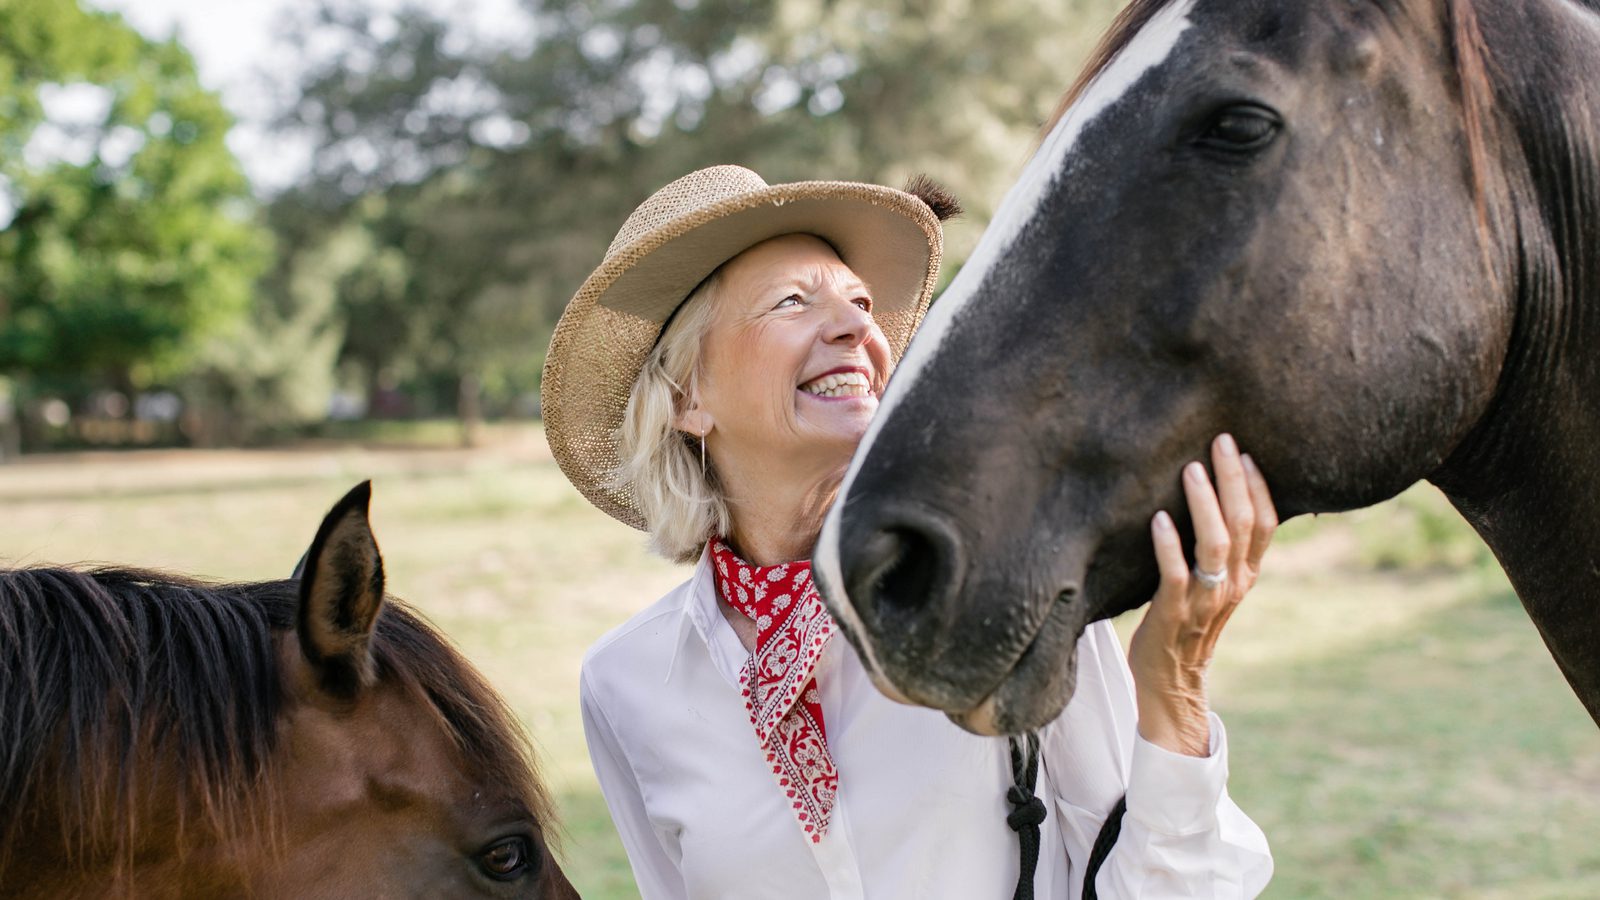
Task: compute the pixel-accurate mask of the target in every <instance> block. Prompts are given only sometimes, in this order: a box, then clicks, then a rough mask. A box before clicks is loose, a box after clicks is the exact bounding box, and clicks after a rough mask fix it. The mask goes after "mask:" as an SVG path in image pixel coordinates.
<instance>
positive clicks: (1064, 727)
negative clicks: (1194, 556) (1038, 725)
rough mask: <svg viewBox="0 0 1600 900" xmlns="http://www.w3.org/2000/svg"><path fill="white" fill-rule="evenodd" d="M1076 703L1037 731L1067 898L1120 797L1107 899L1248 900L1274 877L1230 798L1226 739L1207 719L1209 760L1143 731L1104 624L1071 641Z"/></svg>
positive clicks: (1076, 890)
mask: <svg viewBox="0 0 1600 900" xmlns="http://www.w3.org/2000/svg"><path fill="white" fill-rule="evenodd" d="M1077 672H1078V684H1077V688H1076V689H1075V691H1074V693H1073V697H1072V700H1071V701H1069V702H1068V704H1067V708H1066V710H1064V711H1063V712H1062V714H1061V716H1060V717H1059V718H1057V719H1056V721H1055V722H1052V723H1051V724H1050V725H1049V726H1047V727H1046V728H1045V730H1044V732H1043V734H1042V735H1041V738H1042V746H1041V757H1042V759H1043V763H1044V768H1045V771H1046V773H1047V774H1048V775H1049V776H1050V782H1051V786H1052V789H1053V791H1054V793H1055V806H1056V814H1057V816H1058V821H1059V824H1060V827H1061V835H1062V840H1063V842H1064V843H1065V845H1066V847H1065V849H1066V852H1067V857H1068V860H1069V862H1070V865H1071V869H1072V876H1071V894H1070V896H1071V897H1074V898H1076V897H1080V896H1082V894H1083V870H1084V867H1085V866H1086V865H1087V864H1088V860H1089V853H1090V849H1091V848H1092V847H1093V846H1094V841H1095V838H1096V837H1097V836H1098V835H1099V833H1100V826H1101V824H1102V823H1104V822H1105V818H1106V816H1107V815H1108V814H1110V812H1111V808H1112V806H1114V805H1115V804H1116V802H1117V799H1118V798H1119V797H1121V796H1122V795H1123V794H1124V793H1126V794H1127V799H1128V808H1127V812H1126V814H1124V816H1123V818H1122V830H1121V832H1120V834H1119V835H1118V837H1117V842H1116V844H1115V845H1114V847H1113V848H1112V851H1111V853H1110V855H1109V856H1107V857H1106V861H1105V864H1104V865H1103V866H1101V868H1100V873H1099V876H1098V877H1097V879H1096V881H1095V888H1096V890H1097V891H1098V893H1099V895H1100V896H1102V897H1116V898H1119V900H1121V898H1141V900H1157V898H1187V897H1208V898H1210V897H1241V898H1242V897H1254V896H1256V895H1258V894H1260V893H1261V891H1262V890H1263V889H1265V887H1266V885H1267V881H1268V880H1269V879H1270V878H1271V877H1272V853H1271V851H1270V850H1269V849H1268V847H1267V839H1266V836H1265V835H1264V834H1262V832H1261V829H1260V828H1259V827H1257V826H1256V824H1255V823H1254V822H1252V821H1251V820H1250V818H1249V817H1248V816H1246V815H1245V814H1244V811H1243V810H1241V809H1239V807H1238V806H1237V805H1235V804H1234V802H1233V800H1232V799H1231V798H1229V796H1228V791H1227V781H1228V748H1227V734H1226V732H1225V731H1224V730H1223V727H1222V720H1221V719H1220V718H1218V717H1217V715H1216V714H1215V713H1210V714H1208V715H1209V718H1210V725H1211V747H1210V750H1211V752H1210V755H1209V756H1206V757H1193V756H1184V755H1182V754H1178V753H1172V752H1169V751H1167V750H1163V749H1162V748H1160V747H1157V746H1156V745H1154V744H1152V743H1150V742H1148V741H1146V740H1145V739H1144V738H1142V737H1140V736H1139V732H1138V713H1137V707H1136V705H1135V702H1134V687H1133V675H1132V673H1130V672H1129V670H1128V663H1127V660H1126V658H1125V657H1124V655H1123V652H1122V643H1121V642H1120V641H1119V640H1118V639H1117V635H1116V632H1115V631H1114V630H1113V629H1112V627H1111V623H1110V622H1095V623H1093V624H1091V625H1090V626H1089V627H1088V628H1087V629H1085V630H1084V634H1083V637H1081V638H1080V639H1079V641H1078V659H1077Z"/></svg>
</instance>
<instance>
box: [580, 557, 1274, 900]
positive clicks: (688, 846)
mask: <svg viewBox="0 0 1600 900" xmlns="http://www.w3.org/2000/svg"><path fill="white" fill-rule="evenodd" d="M748 658H749V653H748V652H747V651H746V650H745V649H744V647H743V645H741V644H740V643H739V638H738V636H737V635H736V634H735V633H734V631H733V628H732V626H730V625H729V624H728V623H727V621H726V620H725V619H724V618H723V616H722V612H721V611H720V609H719V608H718V606H717V597H716V588H715V586H714V584H713V581H712V574H711V568H710V565H709V563H708V561H707V558H705V557H702V558H701V560H700V564H699V566H698V567H697V568H696V569H695V571H694V575H693V576H692V577H691V578H690V579H689V580H688V581H687V582H685V583H684V584H682V585H680V586H679V587H677V588H675V589H674V590H673V591H671V592H670V593H668V594H667V595H666V596H665V597H662V598H661V599H660V600H659V601H657V602H656V603H655V604H653V605H652V606H650V607H649V608H648V609H646V610H644V611H643V612H641V613H639V614H638V615H636V616H634V617H633V618H632V619H630V620H628V621H627V622H626V623H624V624H623V625H622V626H621V627H619V628H617V629H615V630H613V631H612V632H610V633H609V634H607V635H606V636H605V637H603V638H601V639H600V640H599V642H597V643H596V644H595V645H594V646H593V647H592V648H590V650H589V653H588V655H587V656H586V657H585V659H584V662H583V677H582V685H581V694H582V703H583V726H584V732H585V735H586V736H587V739H588V743H589V755H590V758H591V759H592V760H593V761H594V768H595V774H596V775H597V776H598V777H599V780H600V787H601V790H602V791H604V793H605V798H606V805H607V806H609V807H610V809H611V818H612V821H614V822H615V823H616V826H617V831H618V832H619V833H620V835H621V837H622V843H623V846H624V847H625V848H626V849H627V852H628V859H629V861H630V862H631V863H632V864H633V873H634V877H635V879H636V880H637V882H638V885H639V892H640V894H641V895H643V896H644V897H645V898H646V900H655V898H678V897H683V898H695V900H705V898H737V900H756V898H785V900H787V898H811V897H827V898H834V900H860V898H872V900H880V898H906V900H913V898H915V900H924V898H942V897H950V898H961V900H971V898H993V900H1003V898H1007V897H1010V896H1011V894H1012V891H1013V889H1014V888H1015V887H1016V881H1017V870H1018V865H1019V863H1018V845H1017V835H1016V833H1014V832H1013V831H1011V829H1010V828H1008V827H1007V826H1006V815H1007V814H1008V813H1009V812H1010V809H1011V807H1010V805H1009V804H1008V803H1007V802H1006V799H1005V794H1006V789H1007V788H1008V787H1010V786H1011V784H1012V775H1011V768H1010V767H1011V762H1010V751H1009V747H1008V745H1007V742H1006V740H1005V739H1004V738H992V737H978V736H976V735H973V734H969V733H967V732H965V731H962V730H961V729H960V728H958V727H957V726H955V725H954V724H952V723H951V722H950V721H949V720H948V719H946V718H945V716H944V714H943V713H939V712H936V711H934V710H930V709H923V708H920V707H912V706H904V705H901V704H898V703H895V702H893V701H891V700H889V699H887V698H885V697H884V696H883V695H882V694H880V693H879V692H878V690H877V689H876V688H875V687H873V685H872V682H871V681H870V680H869V679H868V676H867V674H866V671H865V670H864V669H863V668H862V665H861V661H860V659H859V658H858V657H857V656H856V653H855V650H854V648H852V647H851V646H850V645H849V643H848V642H847V641H845V640H843V639H842V638H839V639H835V640H832V641H830V642H829V647H828V648H827V650H826V652H825V653H824V655H823V657H822V660H821V662H820V663H819V664H818V667H817V670H816V678H817V684H818V686H819V688H820V690H821V692H822V710H823V721H824V723H825V725H826V728H827V735H828V746H829V749H830V750H831V752H832V754H833V760H834V764H835V766H836V767H837V769H838V772H839V796H838V800H837V801H836V803H835V805H834V808H833V813H832V818H831V821H830V825H829V828H828V833H827V835H826V836H825V837H824V838H823V839H822V841H821V842H820V843H812V842H811V841H810V840H808V839H807V838H806V837H805V836H804V835H803V834H802V832H801V830H800V827H799V825H797V824H796V823H795V819H794V814H793V813H792V812H791V810H790V805H789V801H788V799H787V798H786V797H785V796H784V795H783V794H782V793H781V792H780V790H779V788H778V785H777V781H776V779H775V778H774V776H773V774H772V772H771V770H770V769H769V768H768V767H767V764H766V761H765V759H764V757H763V756H762V754H761V752H760V750H759V748H758V745H757V743H756V737H755V730H754V729H753V728H752V727H751V725H750V720H749V717H748V714H747V713H746V711H745V707H744V702H743V699H742V698H741V696H740V692H739V670H740V668H741V667H742V666H743V665H744V663H745V661H746V660H747V659H748ZM1136 725H1137V722H1136V714H1135V706H1134V694H1133V679H1132V676H1131V674H1130V673H1129V671H1128V665H1127V662H1126V661H1125V659H1124V658H1123V652H1122V645H1121V644H1120V643H1119V641H1118V640H1117V636H1116V633H1115V632H1114V631H1113V630H1112V628H1111V625H1110V624H1109V623H1107V622H1096V623H1094V624H1093V625H1091V626H1089V628H1088V629H1087V630H1086V631H1085V632H1084V634H1083V637H1082V638H1080V639H1079V642H1078V686H1077V690H1076V692H1075V693H1074V694H1073V697H1072V701H1071V702H1070V703H1068V704H1067V708H1066V710H1065V711H1064V712H1063V713H1062V714H1061V716H1060V717H1059V718H1057V719H1056V720H1055V721H1054V722H1052V723H1050V724H1049V725H1048V726H1046V727H1045V728H1044V729H1043V730H1042V731H1041V733H1040V738H1041V752H1040V777H1039V783H1038V794H1039V796H1040V797H1041V798H1042V799H1044V801H1045V807H1046V817H1045V820H1044V823H1043V825H1041V826H1040V832H1041V833H1040V846H1041V850H1040V858H1039V867H1038V872H1037V875H1036V876H1035V880H1034V885H1035V893H1034V896H1036V897H1040V898H1069V897H1070V898H1077V897H1079V896H1081V895H1082V891H1083V887H1082V880H1083V875H1082V870H1083V866H1084V865H1085V863H1086V861H1087V860H1088V858H1089V850H1090V847H1091V846H1092V845H1093V843H1094V839H1095V836H1096V835H1097V834H1099V831H1100V825H1101V823H1102V822H1103V821H1104V820H1105V817H1106V815H1107V814H1108V813H1109V812H1110V810H1111V807H1112V806H1113V805H1114V804H1115V803H1116V801H1117V798H1118V797H1120V796H1122V794H1123V793H1124V792H1126V793H1127V798H1128V808H1127V813H1126V815H1125V816H1124V818H1123V821H1122V831H1121V835H1120V837H1118V839H1117V843H1116V847H1115V849H1114V850H1113V851H1112V853H1111V855H1110V856H1109V858H1108V859H1107V860H1106V863H1105V865H1104V866H1103V867H1102V868H1101V870H1100V874H1099V877H1098V879H1097V881H1096V888H1097V889H1098V890H1099V894H1100V896H1101V897H1105V898H1133V897H1139V898H1157V897H1206V898H1222V897H1229V898H1232V897H1253V896H1255V895H1256V894H1258V893H1259V892H1260V891H1261V889H1262V888H1263V887H1265V886H1266V883H1267V880H1268V878H1270V877H1271V875H1272V856H1271V854H1270V852H1269V851H1268V849H1267V841H1266V838H1265V837H1264V836H1263V835H1262V833H1261V829H1259V828H1258V827H1256V824H1255V823H1254V822H1252V821H1250V819H1249V818H1248V817H1247V816H1245V814H1244V813H1243V812H1242V811H1240V809H1239V808H1238V807H1237V806H1235V805H1234V803H1233V801H1232V800H1230V799H1229V798H1228V795H1227V790H1226V782H1227V778H1228V757H1227V742H1226V737H1225V736H1224V733H1223V729H1222V722H1221V720H1220V719H1218V718H1217V717H1216V716H1215V715H1214V714H1213V715H1212V716H1211V755H1210V756H1209V757H1206V758H1197V757H1188V756H1182V755H1179V754H1175V753H1170V752H1168V751H1166V750H1163V749H1161V748H1159V747H1156V746H1155V745H1153V744H1150V743H1148V742H1146V741H1145V740H1144V739H1143V738H1141V737H1139V735H1138V731H1137V728H1136Z"/></svg>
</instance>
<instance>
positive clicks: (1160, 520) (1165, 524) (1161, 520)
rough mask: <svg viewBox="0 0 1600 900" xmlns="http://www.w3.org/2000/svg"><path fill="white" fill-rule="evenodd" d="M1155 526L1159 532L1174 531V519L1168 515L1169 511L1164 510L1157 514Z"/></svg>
mask: <svg viewBox="0 0 1600 900" xmlns="http://www.w3.org/2000/svg"><path fill="white" fill-rule="evenodd" d="M1155 526H1156V530H1157V531H1171V530H1172V517H1171V516H1169V515H1167V511H1166V510H1164V509H1163V510H1161V511H1160V512H1158V513H1156V517H1155Z"/></svg>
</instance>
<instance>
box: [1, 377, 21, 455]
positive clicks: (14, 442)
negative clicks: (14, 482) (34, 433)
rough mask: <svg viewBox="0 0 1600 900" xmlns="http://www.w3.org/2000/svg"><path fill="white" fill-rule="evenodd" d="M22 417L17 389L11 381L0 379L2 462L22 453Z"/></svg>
mask: <svg viewBox="0 0 1600 900" xmlns="http://www.w3.org/2000/svg"><path fill="white" fill-rule="evenodd" d="M20 418H21V411H20V410H19V409H18V408H17V392H16V390H15V389H14V388H13V387H12V386H11V384H10V383H9V382H6V381H0V463H7V462H11V461H13V460H15V459H16V458H17V457H19V456H21V455H22V426H21V423H20V421H19V420H20Z"/></svg>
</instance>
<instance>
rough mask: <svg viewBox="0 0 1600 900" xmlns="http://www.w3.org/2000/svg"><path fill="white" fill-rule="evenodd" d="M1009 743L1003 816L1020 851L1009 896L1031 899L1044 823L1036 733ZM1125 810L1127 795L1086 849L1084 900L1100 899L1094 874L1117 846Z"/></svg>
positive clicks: (1018, 898)
mask: <svg viewBox="0 0 1600 900" xmlns="http://www.w3.org/2000/svg"><path fill="white" fill-rule="evenodd" d="M1010 743H1011V787H1010V788H1008V789H1007V790H1006V801H1007V802H1009V803H1010V804H1011V813H1010V814H1009V815H1007V816H1006V824H1007V825H1009V826H1011V830H1012V831H1015V832H1016V833H1017V844H1018V846H1019V848H1020V850H1021V854H1022V859H1021V866H1020V867H1019V868H1018V871H1017V890H1016V892H1015V893H1014V894H1012V895H1011V898H1012V900H1033V876H1034V873H1035V872H1036V871H1037V870H1038V868H1039V826H1040V825H1041V824H1043V822H1044V802H1043V801H1041V800H1040V799H1039V798H1038V796H1037V795H1035V794H1034V786H1035V785H1036V784H1038V780H1039V734H1038V732H1035V731H1030V732H1028V733H1027V734H1023V735H1018V736H1014V737H1012V738H1011V739H1010ZM1127 811H1128V797H1127V795H1126V794H1124V795H1123V796H1121V797H1119V798H1117V805H1116V806H1113V807H1112V808H1111V814H1110V815H1108V816H1106V821H1105V823H1104V824H1103V825H1101V826H1100V834H1098V835H1097V836H1096V837H1095V839H1094V847H1093V849H1091V850H1090V851H1089V864H1088V865H1087V866H1086V867H1085V868H1084V872H1083V900H1098V898H1099V895H1098V894H1097V893H1096V892H1095V887H1094V880H1095V876H1097V875H1099V874H1100V867H1101V866H1103V865H1105V862H1106V857H1108V856H1110V855H1111V848H1112V847H1114V846H1116V843H1117V835H1118V834H1120V833H1121V832H1122V814H1123V813H1125V812H1127Z"/></svg>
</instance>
